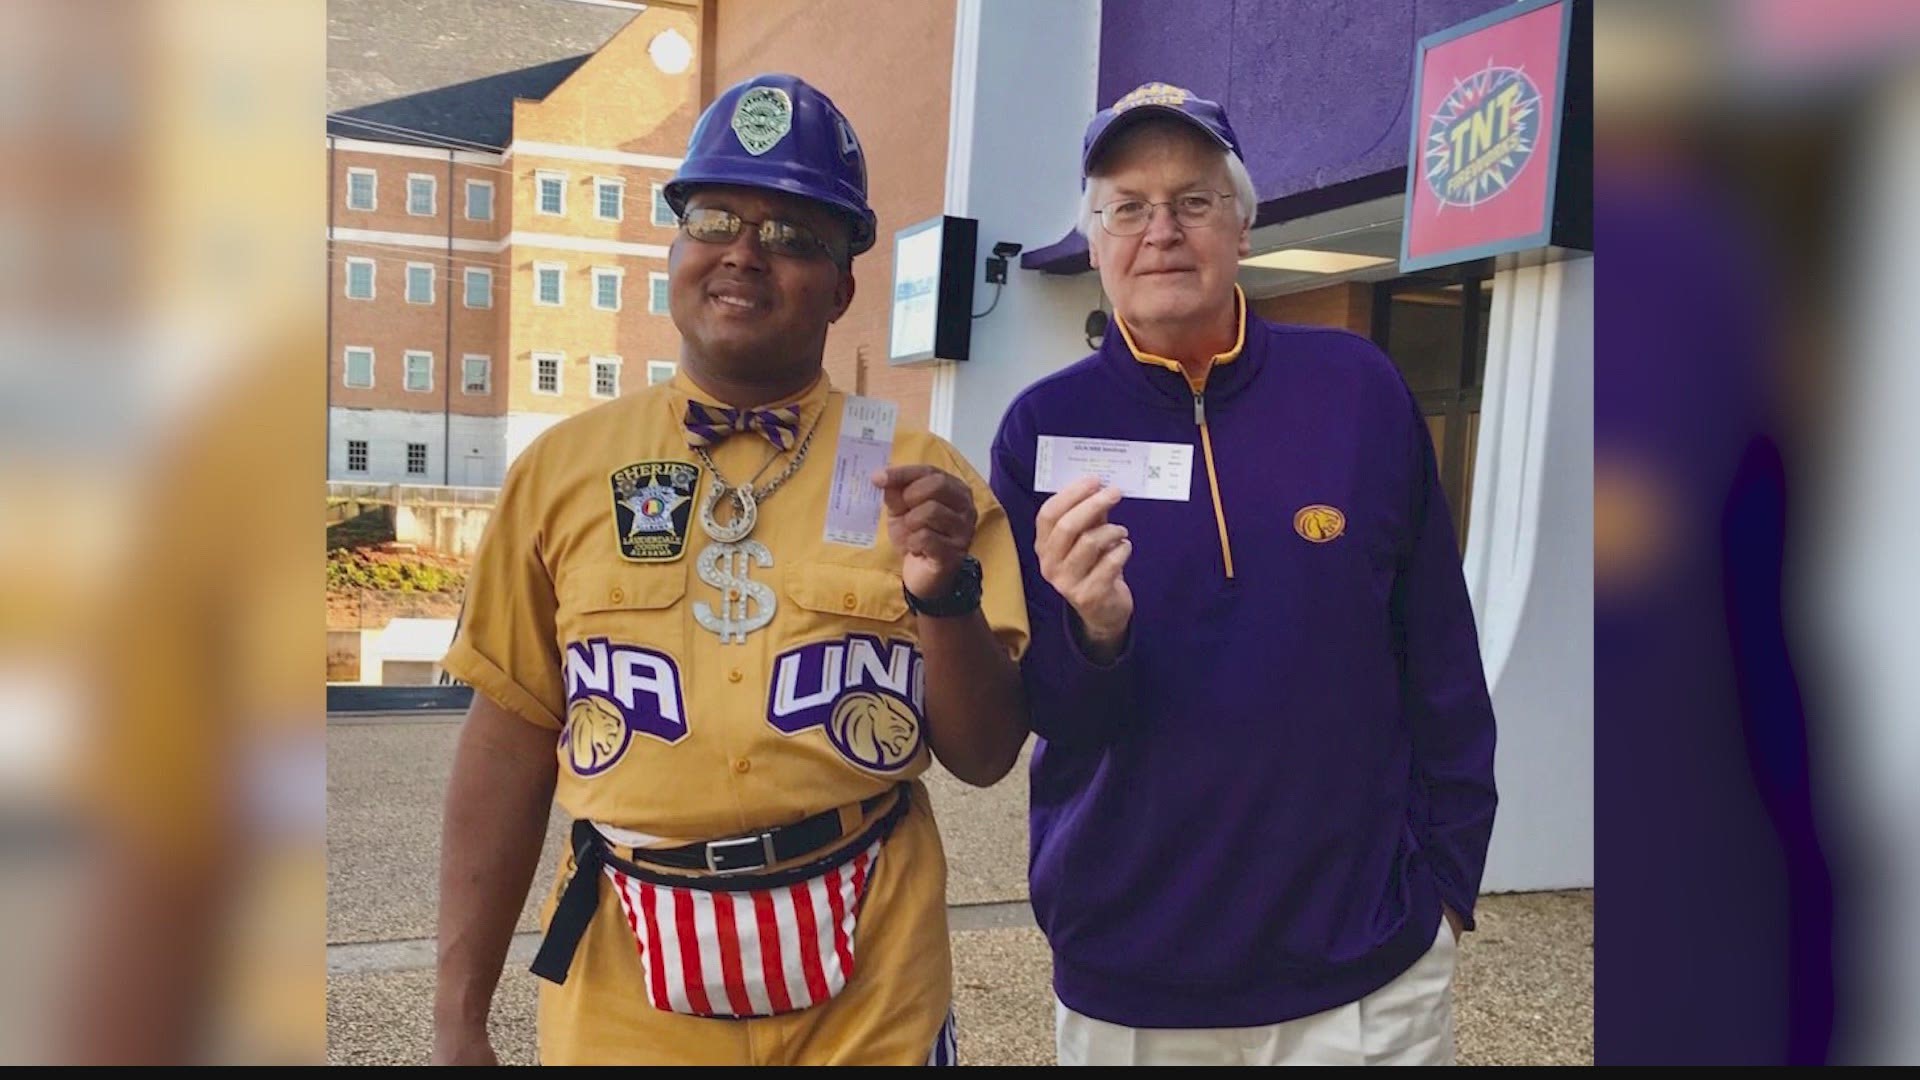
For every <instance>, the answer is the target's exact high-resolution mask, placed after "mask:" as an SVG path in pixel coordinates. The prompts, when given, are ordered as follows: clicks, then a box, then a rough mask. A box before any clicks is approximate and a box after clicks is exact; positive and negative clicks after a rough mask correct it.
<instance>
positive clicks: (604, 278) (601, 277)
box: [593, 266, 622, 311]
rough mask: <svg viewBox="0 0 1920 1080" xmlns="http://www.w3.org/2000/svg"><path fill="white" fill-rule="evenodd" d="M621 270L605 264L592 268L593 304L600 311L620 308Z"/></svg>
mask: <svg viewBox="0 0 1920 1080" xmlns="http://www.w3.org/2000/svg"><path fill="white" fill-rule="evenodd" d="M621 277H622V271H620V270H616V269H613V268H611V267H606V266H596V267H594V268H593V306H594V307H596V308H599V309H600V310H601V311H619V310H620V281H621Z"/></svg>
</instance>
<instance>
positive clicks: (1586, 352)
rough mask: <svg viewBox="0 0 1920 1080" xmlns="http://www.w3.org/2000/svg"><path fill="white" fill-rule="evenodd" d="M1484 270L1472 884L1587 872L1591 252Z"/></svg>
mask: <svg viewBox="0 0 1920 1080" xmlns="http://www.w3.org/2000/svg"><path fill="white" fill-rule="evenodd" d="M1500 265H1501V268H1500V270H1499V271H1498V273H1497V274H1496V275H1495V277H1494V280H1493V306H1492V307H1493V309H1492V313H1491V316H1490V318H1491V323H1490V325H1489V327H1488V335H1487V367H1486V382H1485V386H1484V390H1483V393H1482V395H1481V414H1480V440H1479V447H1478V451H1477V453H1476V455H1475V465H1474V490H1473V509H1472V513H1471V516H1470V518H1469V522H1470V528H1469V533H1468V536H1467V550H1466V575H1467V588H1468V591H1469V592H1470V593H1471V595H1472V597H1473V608H1474V615H1475V617H1476V619H1477V620H1478V622H1479V628H1480V648H1481V654H1482V659H1483V661H1484V663H1485V664H1486V670H1487V683H1488V686H1489V688H1490V689H1491V690H1492V693H1493V707H1494V714H1495V716H1496V718H1497V721H1498V723H1499V748H1498V751H1497V752H1496V755H1495V766H1494V773H1495V778H1496V781H1497V782H1498V784H1499V788H1500V809H1499V812H1498V815H1497V816H1496V819H1495V823H1494V830H1493V841H1492V846H1491V847H1490V849H1489V851H1488V854H1487V869H1486V875H1485V877H1484V879H1483V881H1482V887H1483V889H1484V890H1486V891H1489V892H1502V891H1509V890H1525V889H1555V888H1572V887H1585V886H1591V885H1593V883H1594V880H1593V876H1594V875H1593V259H1592V258H1591V257H1584V258H1578V259H1572V260H1568V261H1563V262H1551V263H1542V262H1541V261H1540V260H1539V259H1538V258H1537V257H1531V258H1520V259H1503V260H1502V261H1501V264H1500Z"/></svg>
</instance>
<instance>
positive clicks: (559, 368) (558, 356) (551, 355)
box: [533, 352, 567, 397]
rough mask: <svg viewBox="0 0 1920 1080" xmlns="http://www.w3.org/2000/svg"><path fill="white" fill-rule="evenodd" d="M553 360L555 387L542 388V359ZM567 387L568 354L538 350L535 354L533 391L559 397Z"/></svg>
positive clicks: (546, 395)
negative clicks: (549, 388)
mask: <svg viewBox="0 0 1920 1080" xmlns="http://www.w3.org/2000/svg"><path fill="white" fill-rule="evenodd" d="M542 360H551V361H553V389H551V390H542V389H540V361H542ZM566 388H567V354H566V353H557V352H537V353H534V354H533V392H534V393H536V394H539V395H540V396H541V397H559V396H560V395H561V394H562V393H563V392H565V390H566Z"/></svg>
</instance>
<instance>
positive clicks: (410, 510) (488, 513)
mask: <svg viewBox="0 0 1920 1080" xmlns="http://www.w3.org/2000/svg"><path fill="white" fill-rule="evenodd" d="M492 517H493V508H492V507H491V506H410V505H401V506H396V507H394V508H393V538H394V539H395V540H396V541H398V542H400V543H403V544H416V545H418V546H419V547H420V548H421V550H423V551H432V552H436V553H438V554H441V555H452V556H455V557H456V558H462V559H471V558H473V556H474V554H475V553H477V552H478V551H479V550H480V537H481V536H482V535H483V534H484V533H485V532H486V529H487V522H488V521H489V520H490V519H492Z"/></svg>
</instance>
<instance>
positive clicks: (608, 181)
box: [593, 176, 627, 221]
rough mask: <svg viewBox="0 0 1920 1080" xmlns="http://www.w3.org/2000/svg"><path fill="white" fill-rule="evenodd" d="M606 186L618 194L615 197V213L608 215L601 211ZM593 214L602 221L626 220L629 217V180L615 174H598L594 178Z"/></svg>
mask: <svg viewBox="0 0 1920 1080" xmlns="http://www.w3.org/2000/svg"><path fill="white" fill-rule="evenodd" d="M606 188H612V189H614V191H615V192H617V193H618V194H617V195H616V196H615V199H614V203H613V206H614V215H613V216H612V217H608V216H607V215H605V214H603V213H601V212H600V208H601V203H602V195H601V192H602V191H603V190H605V189H606ZM593 216H594V218H595V219H597V220H600V221H625V220H626V217H627V182H626V181H625V180H622V179H620V178H619V177H615V176H596V177H594V178H593Z"/></svg>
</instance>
